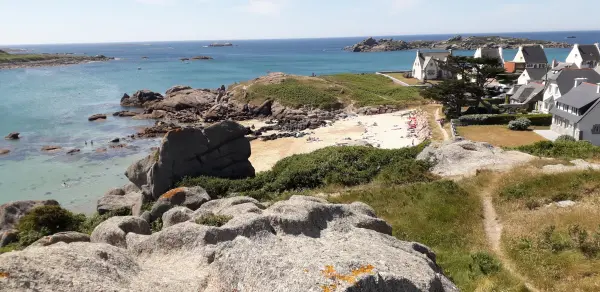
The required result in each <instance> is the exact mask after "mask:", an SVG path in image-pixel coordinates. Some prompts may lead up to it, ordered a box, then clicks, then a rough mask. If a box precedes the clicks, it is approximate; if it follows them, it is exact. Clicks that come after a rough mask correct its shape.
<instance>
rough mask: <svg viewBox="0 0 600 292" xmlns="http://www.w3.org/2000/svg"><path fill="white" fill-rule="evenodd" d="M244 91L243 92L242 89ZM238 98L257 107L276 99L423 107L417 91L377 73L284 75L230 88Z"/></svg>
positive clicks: (331, 105)
mask: <svg viewBox="0 0 600 292" xmlns="http://www.w3.org/2000/svg"><path fill="white" fill-rule="evenodd" d="M244 86H245V87H246V88H247V90H246V91H245V93H244V90H242V89H241V88H244ZM230 88H231V89H232V91H233V92H234V96H235V98H237V99H241V100H244V101H246V102H249V103H251V104H255V105H259V104H261V103H263V102H264V101H266V100H275V101H278V102H279V103H281V104H282V105H284V106H288V107H292V108H300V107H302V106H307V107H311V108H321V109H338V108H342V107H345V106H349V105H353V106H355V107H364V106H380V105H388V106H393V107H397V108H406V107H410V106H415V105H422V104H424V102H425V100H424V99H423V98H422V97H421V96H420V93H419V89H416V88H410V87H405V86H400V85H397V84H394V83H393V81H392V80H390V79H389V78H387V77H384V76H380V75H376V74H338V75H329V76H322V77H305V76H291V75H290V76H286V77H281V78H280V79H278V81H275V82H273V80H270V81H269V82H265V81H260V79H259V81H250V82H246V83H243V84H241V85H233V86H232V87H230Z"/></svg>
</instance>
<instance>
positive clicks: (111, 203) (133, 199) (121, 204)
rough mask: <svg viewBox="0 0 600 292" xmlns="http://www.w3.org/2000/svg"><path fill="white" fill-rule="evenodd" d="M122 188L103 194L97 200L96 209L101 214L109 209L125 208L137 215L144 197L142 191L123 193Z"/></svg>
mask: <svg viewBox="0 0 600 292" xmlns="http://www.w3.org/2000/svg"><path fill="white" fill-rule="evenodd" d="M121 191H123V190H122V189H116V190H111V191H110V193H108V194H106V195H104V196H103V197H101V198H100V199H99V200H98V205H97V208H96V210H97V211H98V214H100V215H102V214H105V213H108V212H110V211H115V210H122V209H127V210H130V211H131V213H132V214H133V215H136V216H139V215H140V213H141V212H140V210H141V208H142V204H143V202H144V198H143V195H142V193H139V192H134V193H128V194H123V193H122V192H121Z"/></svg>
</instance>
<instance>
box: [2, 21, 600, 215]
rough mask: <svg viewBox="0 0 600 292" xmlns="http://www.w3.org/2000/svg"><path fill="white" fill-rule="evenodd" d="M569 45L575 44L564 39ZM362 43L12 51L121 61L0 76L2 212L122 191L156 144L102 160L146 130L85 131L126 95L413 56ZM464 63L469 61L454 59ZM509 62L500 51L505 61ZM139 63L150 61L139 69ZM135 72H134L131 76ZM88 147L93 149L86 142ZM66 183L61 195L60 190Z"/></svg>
mask: <svg viewBox="0 0 600 292" xmlns="http://www.w3.org/2000/svg"><path fill="white" fill-rule="evenodd" d="M510 35H512V36H519V37H529V38H537V39H548V40H557V41H570V42H575V41H576V42H580V43H593V42H595V41H596V40H597V39H600V37H599V36H600V34H599V33H598V32H564V33H532V34H510ZM567 35H576V36H578V38H577V39H570V40H566V39H564V37H565V36H567ZM448 37H450V36H432V35H429V36H407V37H395V38H396V39H404V40H415V39H446V38H448ZM362 39H363V38H338V39H303V40H263V41H232V42H233V43H234V44H235V45H236V46H234V47H223V48H207V47H204V46H206V45H208V44H210V43H211V42H210V41H205V42H168V43H167V42H154V43H145V44H144V43H135V44H86V45H44V46H16V47H18V48H27V49H30V50H33V51H34V52H47V53H53V52H56V53H65V52H67V53H77V54H88V55H96V54H104V55H107V56H112V57H117V58H118V59H119V60H115V61H110V62H104V63H90V64H81V65H74V66H65V67H49V68H34V69H16V70H3V71H0V136H4V135H6V134H7V133H9V132H13V131H17V132H21V136H22V137H23V138H22V139H21V140H19V141H5V140H4V139H0V148H8V149H10V150H11V153H10V154H9V155H5V156H0V204H1V203H4V202H8V201H13V200H25V199H47V198H52V199H57V200H58V201H60V202H61V204H63V205H65V206H67V207H70V208H75V209H79V210H83V211H90V210H92V209H93V208H94V207H95V203H94V202H95V201H96V200H97V198H98V197H99V196H101V195H102V194H104V193H105V192H106V190H108V189H109V188H110V187H115V186H120V185H122V184H124V183H126V178H125V177H124V175H123V173H124V171H125V169H126V168H127V166H128V165H129V164H130V163H131V162H133V161H135V160H136V159H139V158H141V157H143V156H144V155H146V153H148V149H149V148H150V147H152V146H155V145H156V144H157V142H156V140H154V141H139V140H138V141H134V142H127V143H128V144H131V145H133V146H136V148H135V149H129V150H109V151H108V152H107V153H105V154H97V153H96V152H95V149H96V148H100V147H107V146H108V145H109V143H108V141H109V140H110V139H112V138H114V137H123V136H125V135H130V134H133V133H135V132H136V130H137V129H138V128H139V127H140V126H145V125H148V124H149V123H150V122H149V121H135V120H131V119H129V118H113V117H112V116H109V119H108V120H107V121H105V122H88V121H87V117H88V116H90V115H92V114H96V113H108V114H110V113H112V112H115V111H118V110H122V108H121V107H120V106H119V100H120V97H121V96H122V95H123V93H125V92H127V93H129V94H131V93H133V92H134V91H136V90H138V89H144V88H147V89H151V90H154V91H159V92H164V91H165V90H166V89H168V88H169V87H171V86H173V85H176V84H183V85H190V86H193V87H203V88H210V87H212V88H216V87H218V86H220V85H221V84H226V85H227V84H231V83H233V82H237V81H244V80H248V79H252V78H255V77H257V76H260V75H264V74H265V73H267V72H276V71H283V72H286V73H292V74H304V75H310V74H312V73H316V74H319V75H321V74H333V73H341V72H375V71H379V70H409V69H411V66H412V63H413V61H414V57H415V52H414V51H403V52H385V53H349V52H345V51H342V50H341V48H343V47H344V46H347V45H352V44H354V43H357V42H359V41H360V40H362ZM568 52H569V50H568V49H549V50H547V53H548V57H549V59H553V58H557V59H558V60H564V59H565V57H566V56H567V54H568ZM457 53H458V54H465V55H470V54H473V52H469V51H459V52H457ZM514 54H515V52H514V51H510V50H507V51H505V58H506V59H511V58H512V57H513V56H514ZM198 55H208V56H212V57H213V58H214V60H209V61H190V62H189V63H185V62H181V61H179V59H180V58H183V57H187V58H190V57H194V56H198ZM143 56H146V57H148V59H142V57H143ZM138 68H141V70H138ZM91 140H93V141H94V147H91V146H90V145H89V142H90V141H91ZM86 142H88V145H87V146H86V145H85V143H86ZM44 145H59V146H62V147H64V148H65V149H67V150H68V149H71V148H81V149H82V151H81V153H79V154H76V155H74V156H66V155H65V153H64V152H61V153H58V154H52V155H50V154H45V153H42V152H41V151H40V148H41V147H42V146H44ZM64 181H66V186H63V185H62V183H63V182H64Z"/></svg>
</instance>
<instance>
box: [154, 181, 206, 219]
mask: <svg viewBox="0 0 600 292" xmlns="http://www.w3.org/2000/svg"><path fill="white" fill-rule="evenodd" d="M210 199H211V198H210V196H209V195H208V193H207V192H206V191H205V190H204V189H203V188H201V187H192V188H186V187H182V188H175V189H172V190H170V191H168V192H166V193H165V194H163V195H162V196H160V198H158V200H157V201H156V202H155V203H154V205H153V206H152V210H150V221H154V220H156V219H158V218H161V217H162V216H163V214H164V213H165V212H167V211H169V210H170V209H172V208H174V207H177V206H183V207H186V208H187V209H190V210H192V211H195V210H197V209H198V208H200V206H202V204H204V203H206V202H208V201H210Z"/></svg>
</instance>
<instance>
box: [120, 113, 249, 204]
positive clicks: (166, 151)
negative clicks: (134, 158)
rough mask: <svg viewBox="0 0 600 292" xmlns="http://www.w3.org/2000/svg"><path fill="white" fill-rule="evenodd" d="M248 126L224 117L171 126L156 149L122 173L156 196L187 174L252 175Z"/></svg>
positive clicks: (239, 176)
mask: <svg viewBox="0 0 600 292" xmlns="http://www.w3.org/2000/svg"><path fill="white" fill-rule="evenodd" d="M247 133H248V130H247V129H246V128H245V127H243V126H242V125H240V124H238V123H236V122H232V121H225V122H221V123H219V124H216V125H213V126H211V127H208V128H206V129H204V130H200V129H192V128H186V129H180V130H174V131H171V132H169V133H167V135H166V136H165V138H164V139H163V141H162V143H161V146H160V148H159V150H158V152H156V153H154V154H151V155H150V156H148V157H146V158H145V159H142V160H140V161H138V162H136V163H134V164H133V165H132V166H130V167H129V169H128V170H127V172H126V173H125V175H126V176H127V177H128V178H129V180H130V181H131V182H133V183H135V184H136V185H137V186H138V187H139V188H140V189H142V190H143V191H144V192H145V193H146V194H151V195H152V197H154V198H156V199H158V198H159V197H160V196H161V195H163V194H164V193H165V192H167V191H168V190H170V189H171V188H172V187H173V186H174V184H175V183H177V182H178V181H179V180H181V179H183V178H184V177H187V176H191V177H194V176H214V177H224V178H245V177H251V176H254V168H253V167H252V164H250V162H249V161H248V158H249V157H250V153H251V152H250V142H249V141H248V140H247V139H246V138H245V135H246V134H247Z"/></svg>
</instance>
